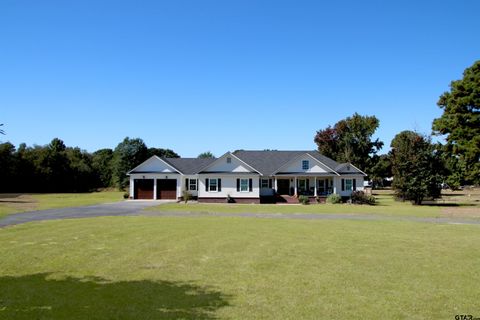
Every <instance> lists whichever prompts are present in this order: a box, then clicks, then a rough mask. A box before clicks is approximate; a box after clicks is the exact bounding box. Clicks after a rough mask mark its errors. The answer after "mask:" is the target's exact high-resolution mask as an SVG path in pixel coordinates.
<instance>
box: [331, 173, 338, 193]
mask: <svg viewBox="0 0 480 320" xmlns="http://www.w3.org/2000/svg"><path fill="white" fill-rule="evenodd" d="M332 182H333V193H337V177H333V180H332Z"/></svg>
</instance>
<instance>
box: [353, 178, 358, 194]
mask: <svg viewBox="0 0 480 320" xmlns="http://www.w3.org/2000/svg"><path fill="white" fill-rule="evenodd" d="M355 190H357V179H353V191H355Z"/></svg>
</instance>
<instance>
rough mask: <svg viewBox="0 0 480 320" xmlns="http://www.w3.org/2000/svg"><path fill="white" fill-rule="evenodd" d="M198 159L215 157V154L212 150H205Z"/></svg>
mask: <svg viewBox="0 0 480 320" xmlns="http://www.w3.org/2000/svg"><path fill="white" fill-rule="evenodd" d="M197 158H198V159H208V158H212V159H213V158H215V156H214V155H213V153H211V152H210V151H205V152H202V153H200V154H199V155H198V156H197Z"/></svg>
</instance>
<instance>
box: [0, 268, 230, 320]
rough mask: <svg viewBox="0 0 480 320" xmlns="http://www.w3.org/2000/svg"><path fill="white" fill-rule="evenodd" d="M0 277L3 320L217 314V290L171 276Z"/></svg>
mask: <svg viewBox="0 0 480 320" xmlns="http://www.w3.org/2000/svg"><path fill="white" fill-rule="evenodd" d="M49 275H50V274H48V273H41V274H33V275H26V276H20V277H0V288H1V290H0V319H72V320H73V319H142V320H143V319H214V318H215V316H214V312H215V310H217V309H219V308H221V307H225V306H228V305H229V304H228V297H227V296H225V295H224V294H222V293H221V292H218V291H212V290H208V289H206V288H202V287H198V286H194V285H190V284H184V283H177V282H168V281H158V282H157V281H148V280H142V281H121V282H109V281H107V280H105V279H102V278H71V277H68V278H65V279H61V280H56V279H48V277H49Z"/></svg>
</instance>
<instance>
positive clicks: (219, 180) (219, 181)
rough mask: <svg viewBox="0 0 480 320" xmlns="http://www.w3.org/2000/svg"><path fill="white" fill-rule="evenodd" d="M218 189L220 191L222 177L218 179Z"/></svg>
mask: <svg viewBox="0 0 480 320" xmlns="http://www.w3.org/2000/svg"><path fill="white" fill-rule="evenodd" d="M218 191H219V192H220V191H222V179H218Z"/></svg>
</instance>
